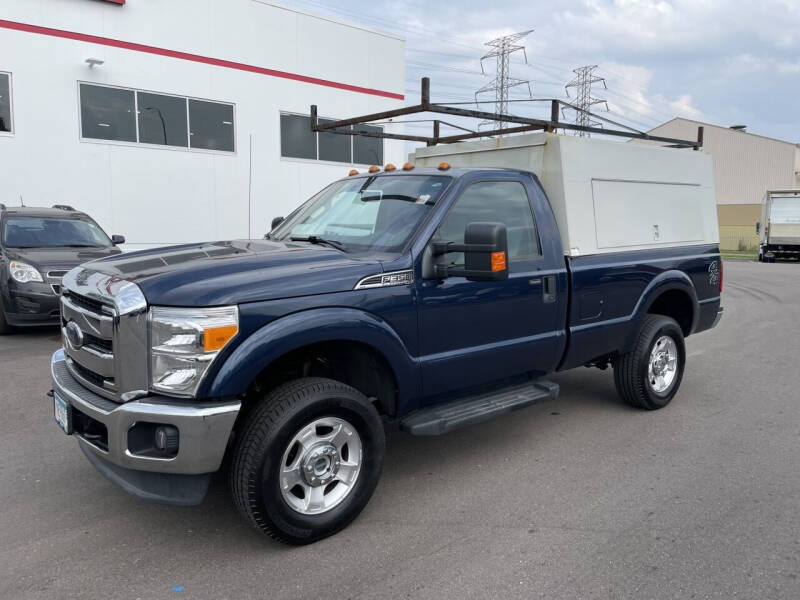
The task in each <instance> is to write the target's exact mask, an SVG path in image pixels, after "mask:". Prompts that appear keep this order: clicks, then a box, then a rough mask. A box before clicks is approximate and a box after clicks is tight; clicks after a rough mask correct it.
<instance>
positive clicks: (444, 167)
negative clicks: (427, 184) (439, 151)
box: [439, 162, 450, 171]
mask: <svg viewBox="0 0 800 600" xmlns="http://www.w3.org/2000/svg"><path fill="white" fill-rule="evenodd" d="M449 168H450V163H449V162H440V163H439V170H440V171H447V169H449Z"/></svg>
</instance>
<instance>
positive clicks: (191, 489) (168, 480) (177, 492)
mask: <svg viewBox="0 0 800 600" xmlns="http://www.w3.org/2000/svg"><path fill="white" fill-rule="evenodd" d="M79 445H80V447H81V450H82V451H83V453H84V455H85V456H86V458H87V459H89V462H90V463H92V466H94V468H95V469H97V470H98V471H100V473H101V474H102V475H103V477H105V478H106V479H108V480H109V481H110V482H111V483H115V484H116V485H118V486H119V487H121V488H122V489H123V490H125V491H126V492H128V493H129V494H131V495H133V496H136V497H137V498H141V499H142V500H148V501H150V502H157V503H159V504H170V505H172V506H196V505H198V504H200V503H201V502H202V501H203V499H204V498H205V497H206V492H207V491H208V484H209V482H210V481H211V473H204V474H201V475H180V474H176V473H153V472H151V471H136V470H134V469H126V468H124V467H120V466H117V465H115V464H113V463H110V462H108V461H107V460H103V459H102V458H101V457H99V456H97V455H96V454H94V453H93V452H91V451H89V450H88V449H87V448H86V447H85V446H84V445H83V444H81V443H79Z"/></svg>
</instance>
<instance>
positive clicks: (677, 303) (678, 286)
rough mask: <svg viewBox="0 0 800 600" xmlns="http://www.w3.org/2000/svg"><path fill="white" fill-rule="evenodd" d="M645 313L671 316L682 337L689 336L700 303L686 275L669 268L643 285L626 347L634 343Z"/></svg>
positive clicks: (630, 346)
mask: <svg viewBox="0 0 800 600" xmlns="http://www.w3.org/2000/svg"><path fill="white" fill-rule="evenodd" d="M648 314H658V315H663V316H666V317H671V318H673V319H675V321H677V323H678V325H680V327H681V331H682V332H683V335H684V337H686V336H689V335H690V334H691V333H692V332H693V331H694V330H695V328H696V327H697V319H698V318H699V315H700V305H699V303H698V301H697V292H696V291H695V288H694V284H693V283H692V280H691V279H690V278H689V276H688V275H687V274H686V273H684V272H683V271H678V270H670V271H664V272H663V273H660V274H659V275H657V276H656V277H654V278H653V280H652V281H651V282H650V283H649V285H648V286H647V288H645V290H644V292H643V293H642V295H641V297H640V298H639V302H638V303H637V305H636V308H635V309H634V317H633V322H634V323H635V324H636V327H633V328H631V332H630V333H629V335H628V339H627V340H626V348H627V349H630V348H632V347H633V345H634V344H635V343H636V338H637V337H638V335H639V329H640V328H641V324H642V322H643V320H644V317H645V316H646V315H648Z"/></svg>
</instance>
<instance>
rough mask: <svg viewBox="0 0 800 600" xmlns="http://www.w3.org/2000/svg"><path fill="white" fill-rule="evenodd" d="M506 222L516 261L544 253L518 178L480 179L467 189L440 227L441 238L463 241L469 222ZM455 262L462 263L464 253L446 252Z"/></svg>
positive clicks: (512, 258) (511, 255)
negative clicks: (501, 179)
mask: <svg viewBox="0 0 800 600" xmlns="http://www.w3.org/2000/svg"><path fill="white" fill-rule="evenodd" d="M476 222H484V223H485V222H491V223H503V224H504V225H505V226H506V230H507V233H508V258H509V263H511V264H513V263H514V262H515V261H517V262H518V261H519V260H521V259H523V258H526V257H533V256H537V255H539V254H541V250H540V248H539V237H538V235H537V234H536V225H535V223H534V221H533V213H531V205H530V202H529V200H528V194H527V193H526V192H525V187H524V186H523V185H522V184H521V183H519V182H518V181H481V182H479V183H473V184H472V185H470V186H469V187H468V188H467V189H465V190H464V191H463V192H462V193H461V196H459V198H458V199H457V200H456V202H455V204H453V206H451V207H450V210H449V211H448V213H447V215H446V216H445V218H444V221H442V224H441V225H440V226H439V231H438V237H439V239H442V240H444V241H447V242H453V243H454V244H463V243H464V230H465V229H466V227H467V225H469V224H470V223H476ZM447 259H448V262H449V263H450V264H452V265H463V264H464V254H463V253H461V252H458V253H455V252H454V253H451V254H448V255H447Z"/></svg>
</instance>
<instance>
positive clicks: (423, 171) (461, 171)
mask: <svg viewBox="0 0 800 600" xmlns="http://www.w3.org/2000/svg"><path fill="white" fill-rule="evenodd" d="M357 170H358V171H359V173H358V174H357V175H350V176H345V177H342V179H350V178H352V179H358V178H363V177H390V176H393V175H445V176H450V177H454V178H459V177H462V176H464V175H467V174H469V173H476V172H483V171H490V172H495V173H496V172H508V173H526V174H530V173H529V172H528V171H521V170H519V169H504V168H499V167H450V168H449V169H439V168H437V167H414V168H413V169H409V170H407V171H406V170H404V169H402V168H401V167H397V168H396V169H394V170H393V171H384V170H383V168H381V170H380V171H377V172H375V173H370V172H368V171H366V170H364V171H362V170H361V169H357Z"/></svg>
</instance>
